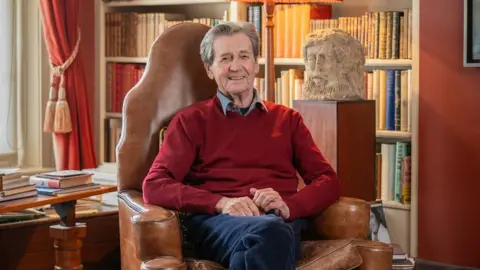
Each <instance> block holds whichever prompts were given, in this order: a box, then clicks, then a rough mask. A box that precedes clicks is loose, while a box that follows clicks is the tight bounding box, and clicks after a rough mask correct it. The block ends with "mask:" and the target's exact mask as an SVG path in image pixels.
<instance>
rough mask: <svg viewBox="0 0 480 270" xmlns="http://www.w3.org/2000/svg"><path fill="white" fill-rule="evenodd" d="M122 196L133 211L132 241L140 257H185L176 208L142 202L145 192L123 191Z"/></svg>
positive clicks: (145, 258) (130, 210) (131, 219)
mask: <svg viewBox="0 0 480 270" xmlns="http://www.w3.org/2000/svg"><path fill="white" fill-rule="evenodd" d="M118 197H119V199H120V200H121V201H122V202H123V203H124V205H126V206H127V207H128V208H129V211H128V212H130V213H132V212H133V213H132V214H131V216H130V222H131V224H130V225H131V241H133V243H132V244H133V245H134V246H135V250H136V256H137V258H138V259H139V260H141V261H147V260H150V259H153V258H157V257H163V256H167V257H173V258H177V259H179V260H182V240H181V239H182V236H181V231H180V225H179V223H178V219H177V215H176V212H174V211H170V210H167V209H165V208H163V207H160V206H155V205H149V204H145V203H144V202H143V198H142V193H140V192H138V191H134V190H128V191H123V192H121V193H120V194H119V195H118Z"/></svg>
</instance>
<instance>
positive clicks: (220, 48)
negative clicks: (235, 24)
mask: <svg viewBox="0 0 480 270" xmlns="http://www.w3.org/2000/svg"><path fill="white" fill-rule="evenodd" d="M213 51H214V52H215V56H214V59H213V64H212V65H211V66H210V67H208V66H205V68H206V70H207V74H208V77H210V79H215V81H216V82H217V85H218V88H219V89H220V91H222V92H223V93H225V94H227V95H231V94H240V93H243V92H246V91H251V90H252V89H253V84H254V80H255V76H256V75H257V73H258V70H259V65H258V63H257V62H256V61H255V59H254V56H253V49H252V44H251V42H250V40H249V39H248V37H247V36H246V35H245V34H242V33H238V34H234V35H231V36H220V37H217V38H216V39H215V41H214V42H213Z"/></svg>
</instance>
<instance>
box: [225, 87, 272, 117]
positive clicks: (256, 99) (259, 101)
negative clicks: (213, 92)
mask: <svg viewBox="0 0 480 270" xmlns="http://www.w3.org/2000/svg"><path fill="white" fill-rule="evenodd" d="M217 98H218V99H219V100H220V104H221V105H222V111H223V113H224V114H225V115H226V114H227V111H228V110H229V109H230V108H231V106H233V102H232V101H231V100H230V99H229V98H228V97H227V96H225V95H224V94H223V93H222V92H220V90H218V89H217ZM257 104H259V105H260V106H262V107H263V108H264V109H265V111H267V106H265V103H263V100H262V98H261V97H260V95H259V94H258V91H257V90H256V89H255V88H254V89H253V102H252V104H251V105H250V108H249V110H248V111H249V112H250V111H252V110H253V109H254V108H255V106H257Z"/></svg>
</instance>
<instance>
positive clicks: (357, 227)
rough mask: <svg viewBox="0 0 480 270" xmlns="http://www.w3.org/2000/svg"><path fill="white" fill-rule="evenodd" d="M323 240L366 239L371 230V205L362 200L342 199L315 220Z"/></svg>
mask: <svg viewBox="0 0 480 270" xmlns="http://www.w3.org/2000/svg"><path fill="white" fill-rule="evenodd" d="M314 226H315V230H316V232H317V234H318V235H319V236H320V237H321V238H322V239H345V238H360V239H366V238H367V236H368V231H369V228H370V205H369V204H368V203H367V202H366V201H364V200H360V199H355V198H348V197H341V198H340V199H339V200H338V201H337V202H335V203H334V204H332V205H331V206H329V207H328V208H327V209H325V210H324V211H323V212H322V213H321V214H320V215H318V216H317V217H316V218H315V220H314Z"/></svg>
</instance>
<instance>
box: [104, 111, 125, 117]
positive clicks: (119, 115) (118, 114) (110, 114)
mask: <svg viewBox="0 0 480 270" xmlns="http://www.w3.org/2000/svg"><path fill="white" fill-rule="evenodd" d="M105 117H107V118H122V113H115V112H107V113H105Z"/></svg>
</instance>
